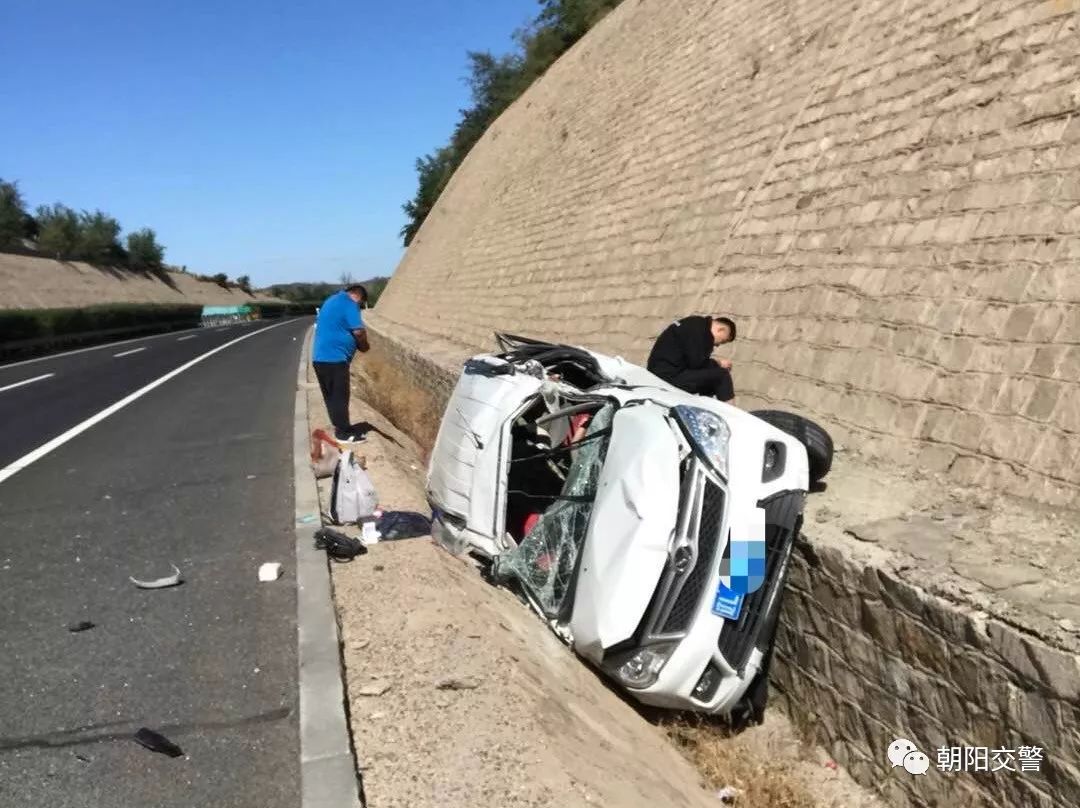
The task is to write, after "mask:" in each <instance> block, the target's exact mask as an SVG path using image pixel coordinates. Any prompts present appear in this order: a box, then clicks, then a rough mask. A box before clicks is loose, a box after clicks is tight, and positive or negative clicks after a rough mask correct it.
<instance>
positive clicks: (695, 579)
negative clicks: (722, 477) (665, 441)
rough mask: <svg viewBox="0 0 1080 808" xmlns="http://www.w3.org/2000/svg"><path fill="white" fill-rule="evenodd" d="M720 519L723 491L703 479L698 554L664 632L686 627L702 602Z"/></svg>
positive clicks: (710, 570) (710, 568)
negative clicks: (703, 490) (703, 487)
mask: <svg viewBox="0 0 1080 808" xmlns="http://www.w3.org/2000/svg"><path fill="white" fill-rule="evenodd" d="M723 521H724V491H723V489H721V488H720V486H718V485H717V484H716V483H714V482H713V481H712V480H709V479H706V480H705V492H704V494H703V496H702V501H701V527H700V528H699V529H698V535H697V558H696V560H695V562H694V568H693V569H692V570H691V571H690V572H689V573H688V574H687V576H686V580H685V581H684V583H683V587H682V589H681V590H680V591H679V596H678V597H677V598H676V599H675V604H674V605H673V606H672V607H671V611H670V612H669V613H668V616H667V619H666V620H665V621H664V629H663V631H664V633H665V634H668V633H675V632H680V631H686V630H687V629H688V628H689V627H690V623H691V622H692V621H693V619H694V612H696V611H697V607H698V604H700V603H701V597H702V594H703V590H704V588H705V585H706V584H707V583H708V582H709V579H710V578H712V570H713V568H714V566H715V561H714V556H715V555H716V546H717V544H718V542H719V540H720V528H721V526H722V524H723Z"/></svg>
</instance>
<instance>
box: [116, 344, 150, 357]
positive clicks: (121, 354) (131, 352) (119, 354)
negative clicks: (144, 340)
mask: <svg viewBox="0 0 1080 808" xmlns="http://www.w3.org/2000/svg"><path fill="white" fill-rule="evenodd" d="M145 350H146V346H145V345H144V346H142V347H141V348H132V349H131V350H130V351H121V352H120V353H114V354H113V358H114V359H117V358H119V357H121V356H131V355H132V354H133V353H138V352H139V351H145Z"/></svg>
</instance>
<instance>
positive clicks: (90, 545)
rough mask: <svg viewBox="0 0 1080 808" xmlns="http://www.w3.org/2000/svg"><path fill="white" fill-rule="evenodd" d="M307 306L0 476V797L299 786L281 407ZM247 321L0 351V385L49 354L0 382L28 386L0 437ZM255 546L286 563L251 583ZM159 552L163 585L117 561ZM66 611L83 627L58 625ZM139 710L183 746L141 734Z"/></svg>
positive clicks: (156, 794)
mask: <svg viewBox="0 0 1080 808" xmlns="http://www.w3.org/2000/svg"><path fill="white" fill-rule="evenodd" d="M310 322H311V321H310V318H306V319H304V320H294V321H290V322H287V323H285V324H282V325H280V326H278V327H276V328H273V329H270V330H268V331H266V332H265V333H258V334H254V335H253V336H251V337H250V338H249V339H246V340H244V341H242V342H239V343H237V344H236V345H232V346H229V347H227V348H224V349H223V350H221V351H220V352H219V353H217V354H215V355H213V356H210V357H208V358H207V359H205V360H204V361H202V362H200V363H198V364H196V365H194V366H192V367H191V368H189V369H188V370H185V371H184V372H182V373H181V374H179V375H177V376H176V377H175V378H172V379H170V380H168V381H167V382H165V383H164V384H162V385H161V386H159V387H157V388H155V389H153V390H151V391H149V392H148V393H146V394H145V395H144V396H142V397H140V398H138V399H136V400H134V401H133V402H131V403H130V404H129V405H127V406H126V407H124V408H123V409H120V410H119V411H117V412H115V413H114V414H112V415H110V416H109V417H108V418H106V419H104V420H102V421H101V422H100V423H97V424H96V425H94V426H92V427H91V428H89V429H87V430H86V431H84V432H82V433H81V434H78V435H77V436H76V437H74V438H73V439H71V440H70V441H69V442H67V443H64V444H63V445H61V446H59V447H57V448H56V449H55V450H54V451H52V452H51V453H49V454H46V455H45V456H43V457H41V459H39V460H37V461H36V462H34V463H32V464H31V465H29V466H27V467H26V468H23V469H21V470H20V471H18V473H16V474H14V475H13V476H11V477H9V478H8V479H6V480H4V481H3V482H0V647H2V648H3V652H4V653H3V663H2V664H0V669H2V670H3V675H2V676H0V805H3V806H4V808H23V806H25V807H26V808H30V807H31V806H34V808H38V806H44V805H48V806H50V808H54V807H55V808H130V807H131V806H147V807H149V806H162V808H174V807H175V808H180V807H181V806H185V808H186V806H193V805H206V806H215V808H217V807H218V806H220V807H221V808H232V807H234V806H235V808H247V807H248V806H251V808H256V806H257V807H258V808H278V807H279V806H281V807H282V808H284V806H289V808H295V806H296V805H297V803H298V799H299V761H298V754H299V750H298V734H297V713H296V711H297V703H296V698H297V696H296V692H297V691H296V621H295V615H296V592H295V578H294V576H293V566H294V565H293V537H294V532H293V530H294V522H293V520H294V514H293V482H292V429H293V424H292V419H293V402H294V395H293V391H294V387H295V378H296V364H297V362H298V361H299V353H300V345H301V343H300V337H301V336H302V335H303V333H304V330H305V329H306V327H307V326H308V325H309V324H310ZM258 327H259V326H257V325H256V326H255V327H254V328H258ZM254 328H253V327H252V326H247V325H245V326H241V327H238V328H235V329H231V330H230V331H231V332H232V333H230V332H224V331H223V332H217V333H213V332H212V339H213V340H214V342H211V340H210V339H209V338H210V337H211V334H206V335H200V337H199V339H192V340H184V341H179V340H171V339H164V340H155V341H151V342H147V343H143V342H141V341H140V342H138V343H135V344H129V345H127V346H124V347H123V348H117V349H116V350H106V351H104V352H103V351H95V352H92V353H83V354H77V355H74V356H69V357H66V358H65V357H54V358H50V359H49V360H48V362H45V361H42V362H38V363H33V364H28V365H22V366H20V367H17V368H8V369H7V370H6V371H4V370H3V369H0V371H2V372H3V375H2V376H0V387H4V386H5V385H6V384H9V383H11V380H12V377H11V376H9V375H8V374H9V373H10V372H11V371H22V372H23V373H24V374H25V378H32V377H34V376H38V375H43V374H45V373H55V376H53V377H50V378H48V379H44V380H42V381H40V382H34V383H31V384H27V385H25V386H24V387H20V388H15V389H12V390H9V391H6V392H2V393H0V398H2V397H3V396H7V395H20V396H21V395H23V394H24V393H31V391H35V388H37V390H36V392H33V394H32V395H33V396H34V397H30V396H28V397H27V398H26V399H25V400H24V402H23V406H22V407H20V408H15V409H13V410H9V411H8V412H9V413H12V412H13V413H15V416H16V417H17V418H19V419H20V420H19V421H18V422H17V423H15V424H11V423H9V422H7V421H6V420H5V418H6V417H5V416H0V425H2V427H0V439H2V442H3V444H4V445H5V446H6V445H7V443H8V441H9V440H11V439H12V437H13V436H17V435H18V434H19V433H20V432H21V431H22V430H24V429H31V428H32V429H35V430H37V431H38V434H39V436H40V435H47V436H50V437H51V436H54V435H55V434H59V433H60V432H61V431H63V429H64V428H65V425H68V426H70V425H71V422H72V420H73V418H74V417H75V416H74V415H72V414H71V413H72V412H79V413H85V412H88V411H89V410H90V409H92V405H91V404H89V403H88V398H91V399H93V400H94V401H97V402H98V403H100V402H101V401H103V400H105V399H107V398H109V397H110V396H112V399H113V400H115V399H117V398H119V397H121V396H123V395H125V394H128V393H130V392H132V391H133V390H134V389H137V388H138V387H139V385H140V383H141V384H145V383H146V382H147V381H150V380H152V378H155V377H160V375H161V374H162V373H164V372H166V371H168V370H171V369H172V368H174V367H176V366H179V365H181V364H183V363H184V362H186V361H190V359H192V358H193V357H194V356H196V355H199V354H201V353H202V352H204V351H205V350H206V349H207V348H208V347H211V345H213V344H218V345H220V344H223V343H224V342H227V341H228V340H229V339H235V338H236V337H237V336H240V335H241V334H242V333H250V331H253V330H254ZM245 329H247V330H246V331H245ZM203 336H206V337H207V338H208V339H207V340H203ZM196 343H197V346H196V345H195V344H196ZM144 344H145V346H146V350H144V351H140V352H138V353H134V354H130V355H128V356H125V357H119V358H117V357H115V356H114V354H116V353H121V352H122V351H123V350H124V349H127V350H131V349H132V348H137V347H140V346H142V345H144ZM166 355H168V356H169V357H170V358H169V359H168V361H163V360H165V357H166ZM77 357H81V358H78V361H75V360H76V358H77ZM114 362H115V363H117V364H114ZM82 363H86V365H87V366H86V367H80V365H81V364H82ZM119 363H124V364H123V365H120V364H119ZM118 367H123V370H122V371H118V370H117V368H118ZM16 375H18V374H16ZM14 380H15V381H17V380H18V379H14ZM45 385H53V386H52V387H45ZM46 393H48V395H46ZM50 398H59V399H60V400H62V401H66V402H68V404H69V407H70V412H69V411H66V410H64V409H63V408H60V409H58V410H54V409H47V408H48V407H50V406H52V405H51V404H49V399H50ZM108 403H112V402H111V401H110V402H108ZM0 406H3V405H0ZM46 410H47V411H48V412H50V413H57V415H55V416H54V420H52V421H51V422H50V421H49V420H48V418H46V417H44V416H43V415H41V413H42V412H44V411H46ZM265 561H280V562H283V564H284V567H285V570H286V573H285V575H284V576H283V577H282V578H281V579H280V580H278V581H276V582H274V583H270V584H260V583H258V581H257V577H256V571H257V568H258V566H259V564H261V563H262V562H265ZM173 563H175V564H176V565H177V566H179V567H180V569H181V570H182V572H183V575H184V579H185V580H184V583H183V584H182V585H181V586H179V587H175V588H172V589H165V590H157V591H144V590H140V589H137V588H135V587H134V586H133V585H132V584H131V583H130V581H129V580H128V576H129V575H134V576H136V577H143V578H153V577H157V576H160V575H166V574H168V573H169V572H171V568H170V564H173ZM80 620H86V621H90V622H93V623H94V624H95V626H94V628H92V629H90V630H88V631H84V632H81V633H71V632H69V631H68V630H67V626H68V625H69V624H71V623H74V622H76V621H80ZM142 726H147V727H151V728H154V729H157V730H159V731H161V732H163V733H164V734H165V735H167V736H168V737H169V738H171V739H172V740H173V741H175V742H176V743H178V744H179V745H180V746H181V747H182V748H183V750H184V752H185V753H186V754H185V756H184V757H180V758H176V759H172V758H168V757H165V756H163V755H159V754H154V753H153V752H150V751H148V750H146V749H143V748H142V747H140V746H138V745H137V744H136V743H134V741H132V740H131V735H132V733H134V732H135V731H136V730H137V729H139V728H140V727H142Z"/></svg>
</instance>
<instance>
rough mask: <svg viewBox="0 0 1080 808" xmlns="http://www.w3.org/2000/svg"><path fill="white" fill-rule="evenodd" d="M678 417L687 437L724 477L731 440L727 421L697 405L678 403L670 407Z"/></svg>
mask: <svg viewBox="0 0 1080 808" xmlns="http://www.w3.org/2000/svg"><path fill="white" fill-rule="evenodd" d="M672 412H674V413H675V417H676V418H678V419H679V423H681V424H682V426H683V429H684V430H686V435H687V437H689V438H690V441H691V442H692V443H693V444H694V448H695V449H696V450H697V452H698V454H700V455H701V456H702V457H703V458H705V460H707V461H709V462H710V463H711V464H712V466H713V468H715V469H716V471H717V472H718V473H719V474H720V475H721V476H722V477H724V478H725V479H726V478H727V471H728V441H730V440H731V428H730V427H729V426H728V425H727V421H725V420H724V419H723V418H721V417H720V416H719V415H717V414H716V413H712V412H709V411H708V410H702V409H698V408H697V407H687V406H685V405H680V406H678V407H675V408H673V409H672Z"/></svg>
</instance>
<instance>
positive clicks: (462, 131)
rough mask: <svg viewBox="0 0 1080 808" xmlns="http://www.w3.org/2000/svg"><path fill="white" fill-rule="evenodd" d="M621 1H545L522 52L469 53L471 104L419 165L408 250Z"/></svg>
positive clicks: (409, 210)
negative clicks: (463, 171) (500, 127)
mask: <svg viewBox="0 0 1080 808" xmlns="http://www.w3.org/2000/svg"><path fill="white" fill-rule="evenodd" d="M620 2H622V0H540V6H541V10H540V13H539V14H538V15H537V17H536V19H534V20H533V21H532V22H531V23H530V24H529V25H528V26H526V27H525V28H524V29H522V30H520V31H518V32H517V33H516V34H515V36H514V39H515V40H516V42H517V45H518V47H517V50H516V51H514V52H513V53H507V54H503V55H501V56H496V55H494V54H492V53H490V52H486V51H485V52H475V51H472V52H469V53H468V56H467V58H468V71H469V72H468V77H467V81H468V84H469V88H470V89H471V90H472V106H470V107H469V108H468V109H463V110H461V117H460V119H459V120H458V123H457V126H455V127H454V132H453V134H452V135H451V136H450V141H449V142H448V143H447V144H446V145H444V146H442V147H440V148H438V149H436V150H435V151H433V152H431V153H430V154H427V155H425V156H424V157H421V158H420V159H418V160H417V161H416V174H417V189H416V195H415V196H414V197H413V198H412V199H411V200H410V201H408V202H406V203H405V204H404V205H403V206H402V207H403V209H404V210H405V214H406V216H407V217H408V221H407V222H406V224H405V226H404V227H403V228H402V229H401V238H402V240H403V241H404V243H405V246H406V247H407V246H408V245H409V244H410V243H411V242H412V240H413V238H414V237H415V236H416V234H417V233H418V232H419V230H420V226H421V225H422V224H423V223H424V219H426V218H427V215H428V213H430V212H431V209H432V208H433V207H435V203H436V202H437V201H438V199H439V195H440V194H442V192H443V189H444V188H445V187H446V185H447V183H448V182H450V177H451V176H453V174H454V171H456V170H457V167H458V166H460V165H461V163H462V161H464V159H465V157H466V156H467V155H468V153H469V151H470V150H471V149H472V147H473V146H474V145H475V144H476V143H477V141H479V140H480V138H481V137H482V136H483V134H484V132H486V131H487V129H488V127H489V126H491V124H492V123H494V122H495V119H496V118H498V117H499V115H501V114H502V113H503V111H504V110H506V108H507V107H509V106H510V105H511V104H512V103H514V101H516V100H517V99H518V98H519V97H520V96H521V95H522V93H524V92H525V91H526V90H527V89H529V86H530V85H532V83H533V82H534V81H536V80H537V79H538V78H540V77H541V76H542V75H544V73H545V72H546V71H547V69H548V68H549V67H551V65H552V64H554V62H555V60H556V59H558V58H559V57H560V56H562V55H563V54H564V53H566V51H567V50H569V49H570V47H571V46H572V45H573V44H574V43H575V42H577V41H578V40H579V39H581V38H582V37H583V36H585V34H586V33H588V32H589V29H591V28H592V27H593V26H594V25H596V23H598V22H599V21H600V20H601V19H603V18H604V17H605V16H606V15H607V13H608V12H610V11H611V10H612V9H613V8H615V7H616V6H618V5H619V3H620Z"/></svg>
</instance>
